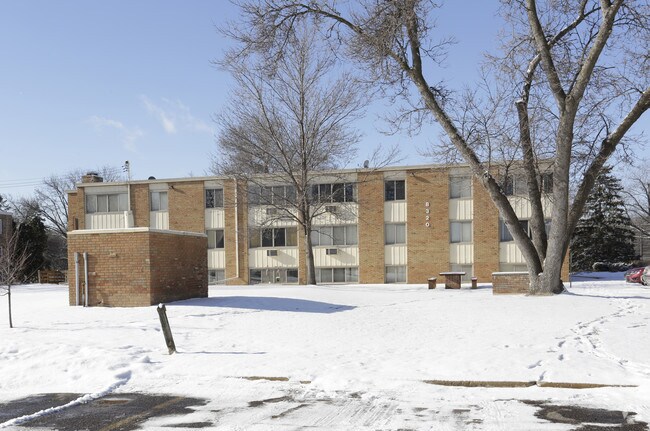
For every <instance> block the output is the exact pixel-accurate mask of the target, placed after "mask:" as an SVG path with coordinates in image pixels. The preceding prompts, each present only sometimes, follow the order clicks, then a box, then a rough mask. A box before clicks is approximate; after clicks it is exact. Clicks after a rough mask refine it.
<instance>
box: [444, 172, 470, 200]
mask: <svg viewBox="0 0 650 431" xmlns="http://www.w3.org/2000/svg"><path fill="white" fill-rule="evenodd" d="M449 197H450V198H451V199H459V198H469V197H472V178H471V177H449Z"/></svg>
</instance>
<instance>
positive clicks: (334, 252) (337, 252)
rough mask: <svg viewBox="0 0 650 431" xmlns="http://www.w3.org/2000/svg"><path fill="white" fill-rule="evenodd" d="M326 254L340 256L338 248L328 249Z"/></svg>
mask: <svg viewBox="0 0 650 431" xmlns="http://www.w3.org/2000/svg"><path fill="white" fill-rule="evenodd" d="M325 254H339V250H338V249H337V248H328V249H327V250H325Z"/></svg>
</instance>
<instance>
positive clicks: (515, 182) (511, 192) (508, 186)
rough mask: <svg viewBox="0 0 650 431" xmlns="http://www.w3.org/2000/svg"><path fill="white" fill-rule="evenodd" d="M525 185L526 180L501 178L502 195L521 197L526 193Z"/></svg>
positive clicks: (511, 177) (515, 177)
mask: <svg viewBox="0 0 650 431" xmlns="http://www.w3.org/2000/svg"><path fill="white" fill-rule="evenodd" d="M527 184H528V182H527V181H526V178H524V177H519V176H514V175H506V176H505V177H503V184H501V188H502V189H503V194H505V195H506V196H523V195H526V193H527V191H528V190H527Z"/></svg>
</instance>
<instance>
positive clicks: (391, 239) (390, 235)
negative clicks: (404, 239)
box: [384, 224, 395, 244]
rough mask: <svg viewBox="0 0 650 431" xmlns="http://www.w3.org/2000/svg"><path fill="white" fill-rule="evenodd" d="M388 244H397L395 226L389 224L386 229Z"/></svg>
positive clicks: (385, 234)
mask: <svg viewBox="0 0 650 431" xmlns="http://www.w3.org/2000/svg"><path fill="white" fill-rule="evenodd" d="M384 236H385V239H386V244H395V225H394V224H387V225H386V226H385V228H384Z"/></svg>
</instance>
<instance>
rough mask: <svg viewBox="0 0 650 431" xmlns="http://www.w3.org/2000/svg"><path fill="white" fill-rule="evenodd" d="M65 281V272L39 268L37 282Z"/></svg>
mask: <svg viewBox="0 0 650 431" xmlns="http://www.w3.org/2000/svg"><path fill="white" fill-rule="evenodd" d="M66 281H67V278H66V272H64V271H58V270H56V269H39V270H38V282H39V283H52V284H57V283H65V282H66Z"/></svg>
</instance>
